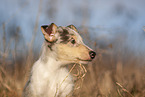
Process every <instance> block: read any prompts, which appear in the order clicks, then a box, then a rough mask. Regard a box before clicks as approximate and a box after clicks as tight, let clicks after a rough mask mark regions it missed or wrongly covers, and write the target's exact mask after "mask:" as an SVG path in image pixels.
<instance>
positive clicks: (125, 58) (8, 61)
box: [0, 31, 145, 97]
mask: <svg viewBox="0 0 145 97" xmlns="http://www.w3.org/2000/svg"><path fill="white" fill-rule="evenodd" d="M5 33H6V32H5V31H4V33H3V41H1V42H0V43H1V44H3V45H2V46H3V49H1V50H0V97H20V96H21V93H22V90H23V87H24V85H25V83H26V81H27V79H28V76H29V72H30V69H31V67H32V64H33V63H34V62H35V61H36V59H37V58H38V56H34V54H35V53H37V54H38V52H34V51H33V49H31V48H29V49H27V50H25V54H24V53H23V54H21V55H19V54H18V51H16V49H14V50H13V49H11V48H10V47H9V44H7V43H6V36H5ZM81 34H82V33H81ZM82 35H86V36H84V37H83V38H84V39H85V40H86V41H89V45H90V46H92V47H94V49H95V51H96V52H97V57H96V58H95V60H93V62H92V63H89V64H87V65H82V64H77V65H70V72H71V73H72V74H74V81H75V85H76V86H75V89H74V91H73V96H72V97H145V66H144V65H145V63H144V58H142V56H137V57H136V56H135V55H134V54H133V53H132V52H129V50H127V49H123V50H116V49H115V48H114V47H113V46H114V45H116V44H117V43H112V44H109V47H107V46H106V49H101V47H100V48H97V45H96V42H93V41H91V39H90V37H89V35H88V33H87V32H86V33H84V34H82ZM33 41H34V40H33ZM94 41H96V40H94ZM9 43H10V42H9ZM98 45H99V44H98ZM102 45H103V44H102ZM17 46H18V45H16V48H17ZM117 46H119V45H117ZM30 49H31V50H30ZM30 51H31V52H30ZM122 53H125V54H122ZM9 55H12V56H11V57H10V56H9ZM9 57H10V58H9ZM140 64H143V65H140ZM71 68H72V69H71ZM85 68H86V69H85Z"/></svg>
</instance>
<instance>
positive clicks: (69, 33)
mask: <svg viewBox="0 0 145 97" xmlns="http://www.w3.org/2000/svg"><path fill="white" fill-rule="evenodd" d="M41 30H42V33H43V35H44V38H45V40H46V41H45V42H46V43H47V47H48V49H50V50H51V51H52V52H55V57H56V59H57V60H59V61H64V62H67V63H87V62H89V61H92V59H94V58H95V56H96V53H95V52H94V51H93V50H92V49H90V48H89V47H87V46H86V45H85V44H84V43H83V41H82V38H81V36H80V35H79V34H78V30H77V29H76V27H75V26H73V25H69V26H67V27H61V26H60V27H58V26H56V25H55V24H54V23H52V24H51V25H43V26H41Z"/></svg>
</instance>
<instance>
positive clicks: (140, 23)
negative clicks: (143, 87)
mask: <svg viewBox="0 0 145 97" xmlns="http://www.w3.org/2000/svg"><path fill="white" fill-rule="evenodd" d="M41 1H42V2H41V3H42V5H41V13H40V17H39V24H38V26H39V27H38V31H37V37H36V43H37V44H41V43H42V42H43V36H42V34H41V31H40V26H41V25H42V24H50V23H51V22H54V23H56V24H57V25H58V26H60V25H61V26H67V25H69V24H74V25H75V26H76V27H81V26H86V27H89V28H90V29H91V28H93V29H94V31H93V32H94V33H96V34H95V35H96V37H97V35H99V36H103V35H105V36H107V39H110V37H111V38H112V35H113V34H115V33H119V32H121V31H124V32H125V33H127V37H128V38H127V41H126V45H128V46H129V47H130V49H132V48H133V50H138V49H140V50H141V51H144V49H145V39H144V37H143V36H142V35H143V33H144V31H143V27H144V26H145V13H144V9H145V6H144V4H145V1H144V0H41ZM0 2H1V3H0V17H1V18H0V31H1V32H2V24H3V23H6V30H7V31H8V29H7V28H9V26H11V25H15V26H20V28H21V32H22V34H23V37H24V39H25V41H26V43H29V41H30V40H31V38H32V35H33V31H34V25H35V22H36V17H37V14H38V9H39V5H40V0H0ZM100 29H102V30H101V31H100ZM99 31H100V32H99ZM38 46H39V45H38Z"/></svg>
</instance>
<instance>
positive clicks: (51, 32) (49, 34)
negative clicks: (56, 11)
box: [41, 23, 57, 42]
mask: <svg viewBox="0 0 145 97" xmlns="http://www.w3.org/2000/svg"><path fill="white" fill-rule="evenodd" d="M56 30H57V26H56V25H55V24H54V23H51V25H42V26H41V31H42V33H43V35H44V38H45V39H46V40H47V41H49V42H53V41H55V40H56V37H55V34H56Z"/></svg>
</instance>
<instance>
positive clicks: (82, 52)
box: [57, 44, 90, 61]
mask: <svg viewBox="0 0 145 97" xmlns="http://www.w3.org/2000/svg"><path fill="white" fill-rule="evenodd" d="M57 48H58V51H57V52H58V54H57V55H59V56H58V58H59V59H60V60H68V61H80V60H84V61H85V60H90V56H89V50H88V48H87V47H85V46H84V45H82V44H78V46H76V47H72V46H70V45H69V44H59V45H58V47H57Z"/></svg>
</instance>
